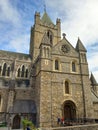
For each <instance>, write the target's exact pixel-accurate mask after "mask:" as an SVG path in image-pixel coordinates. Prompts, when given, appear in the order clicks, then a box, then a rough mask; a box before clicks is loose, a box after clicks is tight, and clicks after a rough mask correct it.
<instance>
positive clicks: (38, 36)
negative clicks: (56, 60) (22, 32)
mask: <svg viewBox="0 0 98 130" xmlns="http://www.w3.org/2000/svg"><path fill="white" fill-rule="evenodd" d="M34 22H35V23H34V26H33V27H31V38H30V55H31V57H32V60H33V62H34V60H35V59H36V58H37V57H38V55H39V46H40V43H41V40H42V38H43V36H44V34H45V33H46V34H47V36H48V38H49V40H50V44H51V45H55V44H56V43H57V42H58V41H60V39H61V24H60V19H57V21H56V25H55V24H54V23H53V22H52V20H51V19H50V18H49V16H48V14H47V12H44V14H43V16H42V18H40V13H38V12H36V13H35V21H34Z"/></svg>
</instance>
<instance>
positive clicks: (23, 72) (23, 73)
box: [21, 65, 25, 77]
mask: <svg viewBox="0 0 98 130" xmlns="http://www.w3.org/2000/svg"><path fill="white" fill-rule="evenodd" d="M24 75H25V67H24V65H23V66H22V71H21V77H24Z"/></svg>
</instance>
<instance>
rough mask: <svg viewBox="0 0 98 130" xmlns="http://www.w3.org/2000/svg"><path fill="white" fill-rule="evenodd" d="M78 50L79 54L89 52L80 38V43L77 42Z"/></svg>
mask: <svg viewBox="0 0 98 130" xmlns="http://www.w3.org/2000/svg"><path fill="white" fill-rule="evenodd" d="M76 50H77V51H78V52H79V51H83V52H87V50H86V48H85V47H84V45H83V43H82V42H81V40H80V39H79V38H78V41H77V45H76Z"/></svg>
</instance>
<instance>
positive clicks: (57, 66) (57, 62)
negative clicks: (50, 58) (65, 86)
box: [55, 60, 59, 70]
mask: <svg viewBox="0 0 98 130" xmlns="http://www.w3.org/2000/svg"><path fill="white" fill-rule="evenodd" d="M55 70H59V61H58V60H55Z"/></svg>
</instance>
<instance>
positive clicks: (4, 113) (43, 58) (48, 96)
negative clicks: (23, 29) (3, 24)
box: [0, 11, 98, 128]
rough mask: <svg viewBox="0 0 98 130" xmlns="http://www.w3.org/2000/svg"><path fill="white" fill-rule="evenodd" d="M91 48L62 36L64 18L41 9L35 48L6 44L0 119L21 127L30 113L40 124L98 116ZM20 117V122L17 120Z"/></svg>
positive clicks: (0, 54) (0, 62)
mask: <svg viewBox="0 0 98 130" xmlns="http://www.w3.org/2000/svg"><path fill="white" fill-rule="evenodd" d="M86 54H87V50H86V48H85V47H84V45H83V43H82V42H81V40H80V39H79V38H78V40H77V43H76V47H73V46H72V44H71V43H70V42H69V41H68V40H67V38H66V34H65V33H63V38H61V21H60V19H58V18H57V20H56V24H54V23H53V22H52V20H51V19H50V17H49V16H48V14H47V12H46V11H45V12H44V14H43V16H42V17H41V16H40V13H39V12H36V13H35V16H34V25H33V26H32V27H31V36H30V49H29V54H23V53H16V52H10V51H6V50H0V121H3V120H8V118H9V119H10V121H11V125H12V128H20V127H21V125H22V124H21V121H22V119H23V118H25V117H27V118H29V119H30V120H32V122H33V123H34V124H36V125H37V126H38V127H53V126H56V124H57V117H60V118H61V117H63V118H64V120H80V119H81V120H82V119H89V120H94V121H98V84H97V82H96V80H95V78H94V75H93V73H91V75H89V68H88V62H87V57H86ZM16 122H17V123H16Z"/></svg>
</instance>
